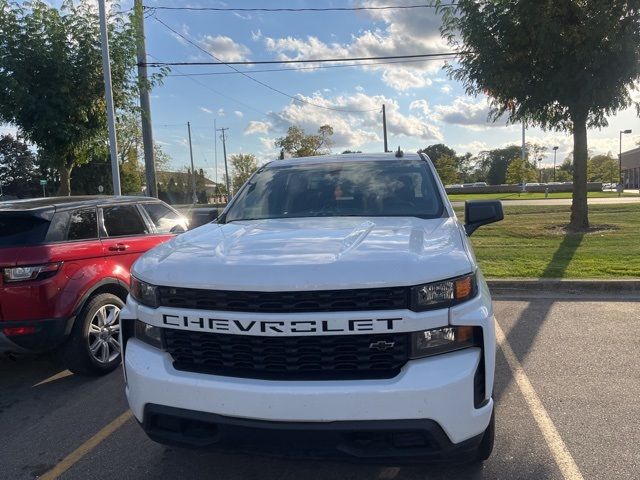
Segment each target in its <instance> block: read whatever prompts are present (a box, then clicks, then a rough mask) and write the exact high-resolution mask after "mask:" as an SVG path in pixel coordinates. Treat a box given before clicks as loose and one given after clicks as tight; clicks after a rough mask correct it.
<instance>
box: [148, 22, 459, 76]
mask: <svg viewBox="0 0 640 480" xmlns="http://www.w3.org/2000/svg"><path fill="white" fill-rule="evenodd" d="M153 18H154V19H156V20H157V21H158V22H160V23H162V24H163V25H164V26H165V27H167V28H168V29H170V30H171V31H172V32H174V33H175V34H176V35H180V37H182V38H183V39H185V40H186V41H189V40H187V39H186V38H185V37H184V36H183V35H181V34H179V33H178V32H176V31H175V30H173V29H172V28H171V27H169V26H168V25H167V24H166V23H164V22H163V21H162V20H160V19H158V18H157V17H153ZM189 43H192V42H190V41H189ZM192 45H195V44H193V43H192ZM196 46H197V48H199V49H200V50H202V51H204V52H205V53H206V54H207V55H210V56H212V57H214V56H213V55H212V54H211V53H209V52H208V51H207V50H205V49H203V48H202V47H200V46H199V45H196ZM465 53H467V52H439V53H419V54H415V55H382V56H378V57H340V58H315V59H297V60H240V61H236V62H223V61H221V60H218V59H217V57H214V58H216V60H217V61H216V62H166V63H157V62H151V63H146V64H145V65H146V66H147V67H165V66H173V65H226V66H228V67H230V68H233V67H232V65H273V64H276V65H277V64H291V63H340V62H356V61H358V62H360V61H367V60H403V59H414V61H418V60H419V59H422V60H428V59H432V60H446V59H448V58H454V57H457V56H459V55H464V54H465ZM363 65H367V64H363ZM238 73H243V72H241V71H240V70H238Z"/></svg>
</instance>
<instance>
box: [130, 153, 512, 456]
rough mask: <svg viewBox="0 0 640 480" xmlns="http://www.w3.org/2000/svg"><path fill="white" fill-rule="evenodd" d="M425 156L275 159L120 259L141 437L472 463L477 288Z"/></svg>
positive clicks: (485, 368)
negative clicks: (226, 199) (126, 272)
mask: <svg viewBox="0 0 640 480" xmlns="http://www.w3.org/2000/svg"><path fill="white" fill-rule="evenodd" d="M465 216H466V218H465V223H464V224H462V223H460V222H459V221H458V219H457V218H456V215H455V213H454V211H453V208H452V207H451V204H450V203H449V201H448V199H447V196H446V194H445V191H444V187H443V186H442V183H441V182H440V180H439V178H438V176H437V174H436V172H435V169H434V167H433V165H432V163H431V161H430V160H429V159H428V158H427V157H426V156H424V155H418V154H411V155H402V154H401V153H400V152H399V153H397V154H395V155H394V154H357V155H338V156H322V157H311V158H301V159H290V160H279V161H275V162H272V163H269V164H267V165H265V166H263V167H262V168H260V169H259V170H258V171H257V172H256V173H255V174H254V175H253V176H252V177H251V178H250V179H249V181H248V182H247V183H246V184H245V185H244V186H243V187H242V189H241V190H240V191H239V192H238V194H237V195H236V197H235V198H234V199H233V201H232V202H231V203H230V204H229V205H228V206H227V208H226V209H225V210H224V212H223V213H222V214H221V216H220V217H219V218H218V219H217V221H216V222H214V223H210V224H207V225H204V226H202V227H199V228H197V229H195V230H192V231H190V232H187V233H184V234H182V235H180V236H178V237H176V238H175V239H173V240H171V241H169V242H167V243H165V244H163V245H161V246H159V247H157V248H154V249H153V250H151V251H149V252H148V253H146V254H145V255H144V256H142V257H141V258H140V259H139V260H138V261H137V262H136V263H135V265H134V266H133V268H132V286H131V294H130V296H129V299H128V300H127V304H126V307H125V308H124V310H123V311H122V314H121V318H122V320H121V321H122V338H121V345H122V346H123V354H124V355H123V357H124V372H125V379H126V395H127V398H128V401H129V405H130V406H131V409H132V410H133V413H134V415H135V417H136V418H137V420H138V421H139V422H140V424H141V425H142V427H143V428H144V430H145V431H146V432H147V434H148V435H149V437H150V438H152V439H153V440H155V441H158V442H162V443H166V444H176V445H183V446H184V445H186V446H193V447H206V448H212V449H219V450H232V451H248V452H266V453H275V454H281V455H298V454H302V455H307V456H321V457H332V458H345V459H362V460H369V461H372V460H373V461H377V462H378V461H387V460H389V461H395V460H398V459H404V460H410V461H415V460H418V461H422V460H427V461H428V460H431V459H441V458H451V457H456V458H462V459H463V460H467V461H478V462H481V461H483V460H485V459H486V458H487V457H488V456H489V455H490V453H491V450H492V448H493V439H494V413H493V411H494V405H493V400H492V390H493V379H494V365H495V335H494V318H493V310H492V305H491V298H490V295H489V290H488V289H487V285H486V283H485V281H484V279H483V277H482V274H481V273H480V270H479V269H478V265H477V263H476V260H475V257H474V254H473V251H472V249H471V246H470V243H469V240H468V235H470V234H471V233H472V232H473V231H474V230H475V229H476V228H478V227H479V226H481V225H484V224H487V223H491V222H495V221H498V220H501V219H502V217H503V213H502V206H501V204H500V202H497V201H485V202H468V203H467V204H466V208H465Z"/></svg>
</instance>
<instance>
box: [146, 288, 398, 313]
mask: <svg viewBox="0 0 640 480" xmlns="http://www.w3.org/2000/svg"><path fill="white" fill-rule="evenodd" d="M158 296H159V303H160V305H161V306H163V307H173V308H191V309H196V310H220V311H230V312H261V313H296V312H350V311H357V310H395V309H405V308H408V306H409V290H408V288H407V287H388V288H367V289H358V290H320V291H302V292H242V291H226V290H202V289H196V288H176V287H165V286H161V287H158Z"/></svg>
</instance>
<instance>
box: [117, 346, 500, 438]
mask: <svg viewBox="0 0 640 480" xmlns="http://www.w3.org/2000/svg"><path fill="white" fill-rule="evenodd" d="M480 358H481V350H480V349H479V348H470V349H467V350H461V351H457V352H452V353H448V354H443V355H438V356H434V357H428V358H424V359H420V360H412V361H410V362H408V363H407V364H406V365H405V366H404V367H403V369H402V371H401V372H400V374H399V375H397V376H396V377H394V378H390V379H381V380H354V381H346V380H333V381H271V380H257V379H247V378H233V377H222V376H215V375H206V374H200V373H193V372H184V371H178V370H176V369H174V368H173V365H172V359H171V357H170V356H169V355H168V354H167V353H165V352H162V351H160V350H157V349H154V348H152V347H150V346H148V345H146V344H144V343H142V342H140V341H138V340H136V339H133V338H131V339H129V340H128V342H127V345H126V353H125V356H124V368H125V373H126V378H127V387H126V394H127V398H128V400H129V405H130V406H131V409H132V410H133V413H134V415H135V416H136V418H137V419H138V420H139V421H140V422H144V420H145V408H146V407H147V405H149V404H156V405H161V406H166V407H175V408H180V409H185V410H191V411H195V412H204V413H211V414H216V415H221V416H225V417H233V418H243V419H250V420H262V421H270V422H312V423H316V424H318V423H327V422H348V421H379V420H398V419H404V420H414V419H415V420H422V419H428V420H433V421H434V422H436V423H437V424H438V425H439V426H440V427H441V428H442V430H443V431H444V432H445V434H446V436H447V437H448V438H449V440H450V441H451V442H452V443H456V444H457V443H460V442H463V441H465V440H468V439H470V438H472V437H475V436H477V435H480V434H481V433H483V432H484V430H485V429H486V428H487V425H488V424H489V420H490V417H491V412H492V410H493V401H492V400H491V399H489V400H488V401H487V402H486V403H485V404H484V405H483V406H482V407H480V408H475V406H474V395H473V391H474V375H475V372H476V369H477V368H478V365H479V363H480Z"/></svg>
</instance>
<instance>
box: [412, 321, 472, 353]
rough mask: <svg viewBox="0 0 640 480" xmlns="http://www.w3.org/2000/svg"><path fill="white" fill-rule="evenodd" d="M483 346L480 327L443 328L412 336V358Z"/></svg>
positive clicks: (416, 333)
mask: <svg viewBox="0 0 640 480" xmlns="http://www.w3.org/2000/svg"><path fill="white" fill-rule="evenodd" d="M481 346H482V328H480V327H469V326H460V327H454V326H449V327H442V328H433V329H431V330H424V331H422V332H414V333H412V334H411V358H422V357H429V356H431V355H438V354H441V353H447V352H453V351H456V350H462V349H463V348H469V347H481Z"/></svg>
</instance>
